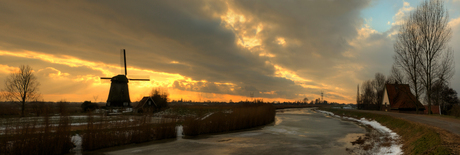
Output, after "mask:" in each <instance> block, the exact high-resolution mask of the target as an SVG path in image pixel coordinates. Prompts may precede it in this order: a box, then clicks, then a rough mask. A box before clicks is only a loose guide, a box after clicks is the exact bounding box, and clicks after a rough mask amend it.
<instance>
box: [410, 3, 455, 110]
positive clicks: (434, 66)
mask: <svg viewBox="0 0 460 155" xmlns="http://www.w3.org/2000/svg"><path fill="white" fill-rule="evenodd" d="M412 15H413V16H411V17H412V18H413V21H414V22H413V24H414V26H415V27H417V38H420V40H421V44H420V52H421V53H420V55H418V62H419V64H420V71H419V73H420V78H421V83H422V85H423V86H424V87H425V90H426V96H427V101H428V113H431V101H432V100H431V95H430V94H431V93H432V88H433V85H434V84H435V83H438V82H441V83H446V82H448V80H450V78H452V76H453V67H454V66H453V61H454V60H453V54H452V50H451V49H450V48H449V47H448V42H449V40H450V38H451V36H452V30H451V28H450V27H449V25H448V22H449V19H448V18H449V14H448V12H447V9H445V8H444V4H443V2H442V1H440V0H431V1H425V2H423V3H422V4H421V5H420V6H418V7H417V9H416V10H415V12H413V13H412Z"/></svg>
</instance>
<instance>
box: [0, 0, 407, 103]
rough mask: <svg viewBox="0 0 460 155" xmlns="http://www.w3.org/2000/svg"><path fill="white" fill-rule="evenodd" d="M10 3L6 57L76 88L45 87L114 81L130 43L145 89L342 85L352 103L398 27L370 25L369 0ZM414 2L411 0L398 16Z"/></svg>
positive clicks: (0, 38)
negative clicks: (385, 28) (122, 52)
mask: <svg viewBox="0 0 460 155" xmlns="http://www.w3.org/2000/svg"><path fill="white" fill-rule="evenodd" d="M1 3H2V4H0V18H2V24H1V25H0V28H2V29H4V30H6V29H7V30H8V31H0V50H1V51H0V56H1V58H0V59H1V60H2V64H4V65H8V66H17V65H18V63H17V62H27V63H31V64H33V65H34V66H33V67H34V68H36V69H43V73H45V71H46V73H47V77H48V78H50V79H51V77H49V75H51V74H52V75H55V78H57V77H59V78H60V79H65V80H64V81H55V83H57V82H62V83H65V84H64V86H65V87H67V88H70V89H68V90H62V89H64V88H56V87H52V88H42V90H43V93H50V94H55V91H53V90H62V91H63V92H62V94H72V93H74V94H82V93H81V92H83V91H88V92H91V91H92V90H91V89H94V88H97V89H104V91H107V90H108V88H105V87H108V86H107V85H108V83H104V82H100V81H98V80H97V79H94V77H99V76H113V75H116V74H118V73H120V69H121V68H120V67H119V66H120V65H119V64H120V55H119V50H120V49H126V50H127V64H128V67H129V68H128V75H129V76H131V75H132V76H134V75H142V76H145V75H147V76H149V77H150V78H152V82H150V83H134V82H133V83H130V88H133V89H131V90H133V92H136V93H139V94H145V93H146V92H147V93H148V91H149V89H150V88H151V87H156V86H161V87H168V88H170V89H174V90H171V92H176V93H184V92H187V93H188V94H186V93H184V96H187V97H192V96H196V95H197V93H206V94H213V95H209V98H211V97H212V98H214V99H225V100H227V99H228V98H227V97H235V96H240V98H244V97H245V96H249V94H250V93H251V92H253V93H255V96H256V97H263V98H270V99H280V98H284V99H290V100H294V99H302V98H303V97H305V96H307V97H308V98H311V99H313V98H316V97H319V93H320V92H321V91H324V92H326V93H328V94H333V95H330V96H328V97H329V98H328V100H330V101H338V102H347V103H348V102H353V101H354V96H355V88H356V84H358V83H360V82H361V81H362V80H365V79H367V78H369V77H373V74H374V73H375V72H377V71H378V72H383V73H386V72H387V70H388V69H389V67H390V66H391V64H392V59H391V56H392V51H393V50H392V41H393V40H392V37H388V36H389V35H390V34H391V32H393V30H395V29H396V28H392V29H391V31H388V32H384V33H378V32H376V31H375V30H373V29H372V28H370V27H366V26H365V21H364V19H362V18H361V17H360V12H361V10H362V9H364V8H366V7H368V6H369V3H370V2H369V1H277V0H268V1H267V0H264V1H257V0H254V1H208V0H203V1H174V2H173V1H138V2H136V3H132V2H128V1H110V2H105V1H91V2H84V1H49V2H22V1H5V2H1ZM410 9H411V7H410V6H409V5H408V4H407V5H406V4H404V7H403V8H402V9H400V12H401V13H400V12H398V14H397V15H396V16H395V19H398V20H395V21H399V19H400V18H401V19H403V16H404V15H405V14H406V12H407V11H410ZM374 20H375V19H374ZM393 27H396V26H393ZM12 59H18V60H21V61H10V60H12ZM35 66H36V67H35ZM51 68H53V69H51ZM54 69H55V70H54ZM58 71H59V72H58ZM65 73H67V74H65ZM45 77H46V76H45V74H43V78H45ZM78 79H79V80H78ZM48 82H49V83H50V84H52V81H46V83H48ZM72 82H74V83H75V84H76V85H72V84H71V83H72ZM98 83H104V84H103V85H98V86H96V85H94V84H98ZM55 85H56V84H55ZM134 88H135V89H134ZM48 89H53V90H48ZM98 93H99V94H101V93H102V94H103V93H104V92H98ZM64 96H65V95H64ZM87 96H88V95H87ZM101 96H102V95H101ZM132 96H135V97H138V96H139V95H132ZM172 96H173V95H172ZM174 96H175V97H179V95H177V94H175V95H174Z"/></svg>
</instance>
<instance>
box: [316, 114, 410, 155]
mask: <svg viewBox="0 0 460 155" xmlns="http://www.w3.org/2000/svg"><path fill="white" fill-rule="evenodd" d="M316 111H318V112H321V113H324V114H327V115H331V116H334V117H337V118H342V119H347V120H352V121H356V122H359V123H362V124H364V125H369V126H371V127H372V128H374V129H376V130H377V131H379V132H380V133H383V134H388V135H389V136H390V138H391V139H393V142H394V143H393V144H392V145H391V146H388V147H380V150H379V152H378V153H377V154H391V155H401V154H403V151H402V149H401V148H402V144H397V143H396V142H395V140H398V139H399V135H398V134H397V133H395V132H393V131H391V129H389V128H387V127H386V126H383V125H382V124H380V123H379V122H377V121H375V120H367V119H365V118H361V119H356V118H351V117H340V116H338V115H335V114H334V113H332V112H329V111H322V110H316Z"/></svg>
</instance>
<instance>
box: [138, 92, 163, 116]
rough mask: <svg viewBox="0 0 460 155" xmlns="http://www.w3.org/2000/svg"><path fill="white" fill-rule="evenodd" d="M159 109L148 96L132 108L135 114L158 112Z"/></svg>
mask: <svg viewBox="0 0 460 155" xmlns="http://www.w3.org/2000/svg"><path fill="white" fill-rule="evenodd" d="M159 108H160V107H159V106H158V105H157V104H156V103H155V101H153V99H152V98H151V97H149V96H147V97H144V98H142V100H141V101H139V104H137V105H136V106H135V107H134V111H135V112H140V113H141V112H146V111H155V110H158V109H159Z"/></svg>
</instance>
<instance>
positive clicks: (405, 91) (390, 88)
mask: <svg viewBox="0 0 460 155" xmlns="http://www.w3.org/2000/svg"><path fill="white" fill-rule="evenodd" d="M417 108H418V110H419V112H420V113H423V111H424V110H425V107H424V106H423V105H422V103H420V101H419V100H417V99H416V98H415V96H414V95H413V94H412V92H411V91H410V87H409V85H408V84H386V85H385V92H384V94H383V102H382V108H381V110H383V111H393V112H403V113H415V112H416V109H417Z"/></svg>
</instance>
